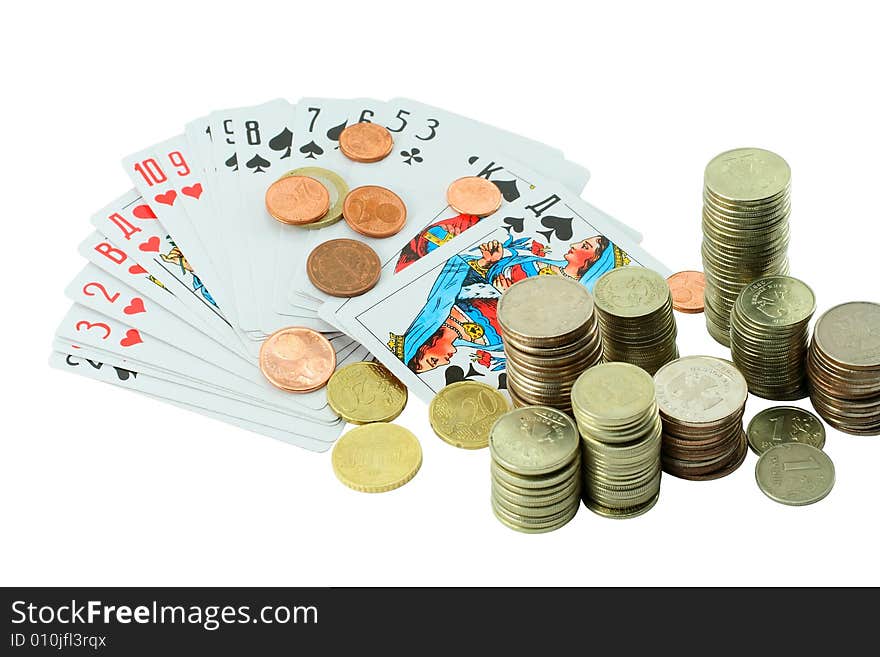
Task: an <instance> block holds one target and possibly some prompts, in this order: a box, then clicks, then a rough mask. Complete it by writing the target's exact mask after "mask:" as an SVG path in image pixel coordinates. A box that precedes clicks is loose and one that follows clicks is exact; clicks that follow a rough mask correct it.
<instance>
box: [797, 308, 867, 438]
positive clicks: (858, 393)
mask: <svg viewBox="0 0 880 657" xmlns="http://www.w3.org/2000/svg"><path fill="white" fill-rule="evenodd" d="M807 363H808V365H807V369H808V373H809V383H810V398H811V399H812V402H813V407H814V408H815V409H816V412H818V413H819V415H821V416H822V418H823V419H824V420H825V421H826V422H828V424H830V425H831V426H833V427H835V428H837V429H840V430H841V431H845V432H846V433H851V434H857V435H872V436H873V435H878V434H880V304H876V303H869V302H865V301H854V302H850V303H844V304H841V305H839V306H835V307H834V308H832V309H831V310H829V311H827V312H826V313H825V314H824V315H822V316H821V317H820V318H819V320H818V321H817V322H816V327H815V329H814V330H813V340H812V342H811V344H810V350H809V357H808V360H807Z"/></svg>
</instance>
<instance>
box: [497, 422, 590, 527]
mask: <svg viewBox="0 0 880 657" xmlns="http://www.w3.org/2000/svg"><path fill="white" fill-rule="evenodd" d="M489 452H490V454H491V456H492V465H491V471H492V510H493V511H494V512H495V516H496V517H497V518H498V520H500V521H501V522H502V523H504V524H505V525H507V526H508V527H510V528H512V529H516V530H517V531H521V532H526V533H540V532H548V531H552V530H554V529H558V528H560V527H562V526H563V525H564V524H565V523H567V522H568V521H569V520H571V519H572V518H574V516H575V514H576V513H577V510H578V507H579V506H580V492H581V487H580V470H581V459H580V450H579V449H578V432H577V428H576V427H575V426H574V422H572V421H571V418H569V417H568V416H567V415H566V414H565V413H562V412H560V411H557V410H556V409H554V408H549V407H547V406H525V407H523V408H516V409H514V410H512V411H508V412H507V413H505V414H504V415H502V416H501V417H500V418H498V420H497V421H496V422H495V424H494V425H492V429H491V431H490V433H489Z"/></svg>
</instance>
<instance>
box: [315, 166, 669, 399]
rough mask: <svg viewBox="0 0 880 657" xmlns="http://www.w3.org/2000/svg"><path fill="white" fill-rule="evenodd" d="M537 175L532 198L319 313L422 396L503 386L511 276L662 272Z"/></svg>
mask: <svg viewBox="0 0 880 657" xmlns="http://www.w3.org/2000/svg"><path fill="white" fill-rule="evenodd" d="M535 180H539V179H537V178H536V179H535ZM541 182H543V184H541V183H537V184H536V189H540V190H541V194H540V195H539V196H541V197H542V198H541V199H534V198H524V199H522V200H521V201H519V203H518V204H517V205H515V206H513V207H510V208H508V209H507V210H506V212H504V213H498V214H497V215H496V216H493V217H491V218H489V219H487V220H485V221H483V222H480V223H478V224H477V225H476V226H474V227H471V228H470V229H469V231H468V232H467V233H466V234H465V235H463V236H462V237H461V238H459V239H458V240H456V241H454V242H451V243H449V244H447V245H445V246H444V247H441V248H438V249H436V250H435V251H434V252H433V253H430V254H428V255H426V256H425V257H423V258H422V259H420V260H419V261H418V262H415V263H414V264H412V266H409V267H406V268H405V269H404V270H403V271H401V272H400V273H398V274H397V275H396V276H393V277H386V278H385V279H383V281H384V282H383V283H380V285H379V286H378V287H377V288H375V289H374V290H372V291H370V292H368V293H367V294H365V295H363V296H362V297H359V298H357V299H352V300H351V302H350V303H349V304H347V307H346V308H345V309H344V312H343V313H342V314H341V315H337V316H336V319H334V317H333V316H331V315H326V316H325V318H326V319H328V320H329V321H330V322H331V323H336V324H338V325H339V326H340V327H342V328H344V329H345V330H346V331H347V332H349V334H350V335H352V336H353V337H354V338H355V339H356V340H358V341H359V342H361V343H362V344H363V345H364V346H365V347H366V348H367V349H369V350H370V351H371V352H372V353H373V354H374V355H375V356H376V357H377V358H378V359H379V360H380V361H381V362H382V363H384V364H385V365H386V366H387V367H388V368H389V369H390V370H391V371H392V372H393V373H394V374H395V375H396V376H397V377H398V378H400V379H401V381H403V382H404V383H405V384H406V385H407V387H408V388H409V389H410V390H411V391H412V392H413V393H414V394H416V395H417V396H418V397H420V398H421V399H423V400H424V401H426V402H429V401H430V400H431V399H432V398H433V396H434V395H435V394H436V393H437V392H439V390H440V389H441V388H442V387H443V386H445V385H447V384H449V383H453V382H455V381H459V380H463V379H475V380H479V381H483V382H485V383H488V384H490V385H493V386H496V387H498V388H500V389H503V388H505V386H506V376H505V360H504V352H503V346H502V343H501V336H500V328H499V326H498V322H497V317H496V307H497V303H498V299H499V298H500V297H501V294H502V293H503V291H504V290H505V289H506V288H507V287H509V286H510V285H512V284H513V283H515V282H516V281H518V280H521V279H522V278H525V277H529V276H536V275H561V276H568V277H571V278H574V279H575V280H578V281H579V282H581V283H582V284H583V285H585V286H586V287H587V288H588V289H592V286H593V283H594V282H595V280H596V278H598V277H599V276H600V275H601V274H602V273H604V272H605V271H608V270H610V269H612V268H615V267H620V266H626V265H639V266H645V267H649V268H651V269H654V270H656V271H658V272H660V273H662V274H664V275H667V274H668V270H667V269H666V268H665V267H664V266H663V265H662V264H660V263H659V262H658V261H657V260H656V259H655V258H653V257H652V256H650V255H649V254H648V253H647V252H645V251H644V250H643V249H642V248H641V247H640V246H638V245H637V244H636V243H635V242H632V241H631V240H629V239H628V237H626V236H624V237H618V236H615V235H614V233H613V229H612V226H613V224H610V223H609V222H608V221H607V218H606V217H607V215H605V214H604V213H602V212H601V211H599V210H597V209H596V208H594V207H592V206H590V205H589V204H587V203H586V202H584V201H582V200H580V199H578V198H576V197H574V196H573V195H572V194H571V193H570V192H567V191H566V190H564V189H562V188H561V187H553V186H552V184H551V183H549V182H545V181H541ZM610 229H611V230H610ZM398 262H399V261H398ZM387 266H389V267H390V266H391V265H390V263H389V265H387ZM395 266H396V265H395Z"/></svg>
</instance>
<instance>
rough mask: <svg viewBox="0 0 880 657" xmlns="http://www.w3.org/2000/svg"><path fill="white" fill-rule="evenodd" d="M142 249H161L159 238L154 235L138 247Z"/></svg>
mask: <svg viewBox="0 0 880 657" xmlns="http://www.w3.org/2000/svg"><path fill="white" fill-rule="evenodd" d="M138 248H139V249H140V250H141V251H157V252H158V251H159V238H158V237H156V236H155V235H153V236H152V237H151V238H150V239H148V240H147V241H146V242H144V243H143V244H141V245H140V246H139V247H138Z"/></svg>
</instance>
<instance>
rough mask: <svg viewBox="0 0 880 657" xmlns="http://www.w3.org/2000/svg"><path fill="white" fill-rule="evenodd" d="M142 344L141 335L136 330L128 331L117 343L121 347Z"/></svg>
mask: <svg viewBox="0 0 880 657" xmlns="http://www.w3.org/2000/svg"><path fill="white" fill-rule="evenodd" d="M141 342H143V339H141V334H140V333H139V332H138V330H137V329H128V331H126V332H125V337H124V338H122V339H121V340H120V341H119V344H120V345H122V346H123V347H131V346H132V345H136V344H140V343H141Z"/></svg>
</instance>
